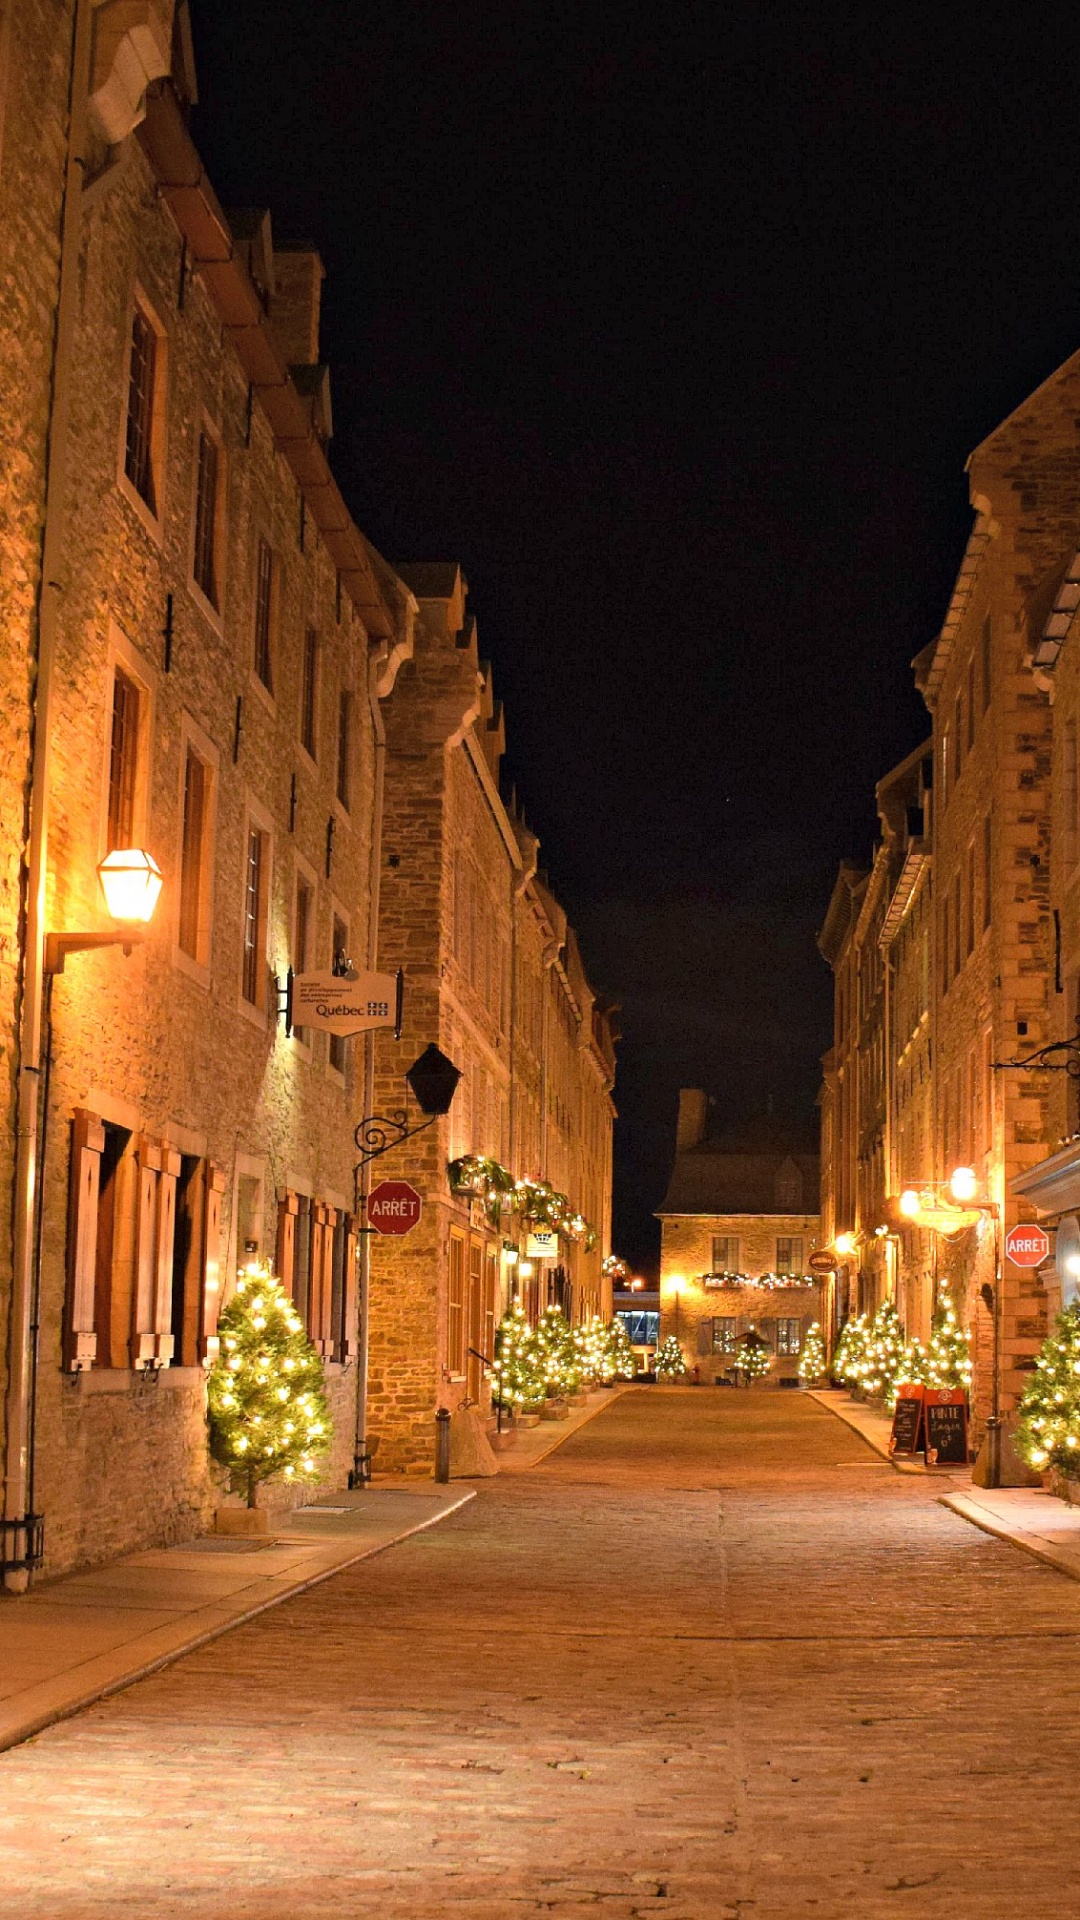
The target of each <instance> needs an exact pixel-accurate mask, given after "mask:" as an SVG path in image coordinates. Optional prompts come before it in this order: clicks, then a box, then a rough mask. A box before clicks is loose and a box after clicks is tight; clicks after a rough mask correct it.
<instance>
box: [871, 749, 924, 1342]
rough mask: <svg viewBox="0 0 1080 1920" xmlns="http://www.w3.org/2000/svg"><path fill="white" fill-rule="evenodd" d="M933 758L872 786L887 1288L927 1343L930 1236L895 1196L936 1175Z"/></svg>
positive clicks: (915, 758)
mask: <svg viewBox="0 0 1080 1920" xmlns="http://www.w3.org/2000/svg"><path fill="white" fill-rule="evenodd" d="M932 778H933V757H932V754H931V752H930V750H929V747H928V746H923V747H919V748H917V749H916V751H915V752H914V753H913V754H910V755H909V756H908V758H907V759H906V760H904V761H903V762H902V763H901V765H900V766H899V767H898V768H896V769H895V771H894V772H893V773H892V774H890V775H889V776H888V778H887V779H885V780H883V781H882V782H881V784H880V786H879V787H878V807H879V811H880V816H881V820H882V828H883V845H885V844H887V845H888V846H889V848H890V860H889V891H888V897H887V901H886V904H885V910H884V916H883V919H882V924H881V931H880V934H879V942H880V946H881V952H882V959H883V962H884V982H885V993H884V1012H885V1022H884V1038H885V1049H884V1079H885V1133H884V1139H885V1151H884V1157H883V1180H882V1188H881V1196H880V1198H881V1203H882V1208H883V1211H882V1213H881V1219H883V1220H884V1221H885V1222H886V1224H887V1225H888V1227H889V1238H888V1240H887V1241H886V1247H887V1250H888V1255H889V1260H890V1263H891V1264H890V1267H889V1271H888V1274H887V1289H888V1295H889V1297H890V1298H893V1299H895V1301H896V1307H897V1311H898V1313H899V1315H900V1319H901V1321H902V1322H903V1324H904V1326H905V1327H906V1328H907V1331H908V1334H909V1336H910V1337H912V1338H916V1337H917V1338H918V1339H920V1340H922V1341H923V1342H924V1343H925V1342H926V1340H928V1338H929V1335H930V1322H931V1319H932V1316H933V1308H934V1279H935V1272H936V1256H937V1245H936V1236H935V1235H934V1234H933V1233H932V1232H930V1231H929V1230H928V1229H927V1228H926V1227H922V1226H919V1225H918V1224H916V1223H915V1222H914V1221H912V1220H911V1219H909V1218H907V1217H906V1216H905V1215H904V1214H903V1213H902V1212H901V1211H900V1210H899V1208H898V1206H897V1205H896V1203H895V1196H896V1195H898V1194H901V1193H904V1192H908V1191H910V1190H912V1189H913V1188H914V1189H921V1188H922V1187H923V1186H924V1185H925V1183H926V1182H927V1181H929V1180H932V1179H933V1174H934V1164H933V1152H934V1128H933V1076H932V1065H933V1061H932V1053H931V1046H930V1014H931V950H932V928H933V899H932V863H931V856H930V846H931V828H932V799H933V789H932V784H931V782H932Z"/></svg>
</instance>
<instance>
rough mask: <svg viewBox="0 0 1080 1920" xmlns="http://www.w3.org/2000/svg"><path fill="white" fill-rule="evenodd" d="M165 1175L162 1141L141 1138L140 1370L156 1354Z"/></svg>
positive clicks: (136, 1342) (134, 1333)
mask: <svg viewBox="0 0 1080 1920" xmlns="http://www.w3.org/2000/svg"><path fill="white" fill-rule="evenodd" d="M160 1179H161V1145H160V1143H159V1142H158V1141H157V1140H149V1139H147V1137H146V1136H145V1134H144V1135H143V1136H142V1137H141V1138H140V1140H139V1145H138V1151H137V1184H136V1198H135V1287H134V1300H133V1305H134V1315H133V1319H132V1327H131V1364H132V1366H133V1367H134V1368H135V1370H136V1372H138V1371H139V1370H140V1369H142V1368H144V1367H148V1366H151V1365H152V1364H153V1361H154V1357H155V1346H156V1335H155V1333H154V1288H155V1282H156V1278H157V1269H156V1258H155V1256H156V1252H157V1209H158V1185H159V1182H160Z"/></svg>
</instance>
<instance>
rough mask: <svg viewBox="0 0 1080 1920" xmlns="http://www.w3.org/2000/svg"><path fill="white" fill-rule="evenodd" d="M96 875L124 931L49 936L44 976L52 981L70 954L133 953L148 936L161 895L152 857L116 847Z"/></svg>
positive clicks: (158, 872) (108, 907)
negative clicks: (111, 950)
mask: <svg viewBox="0 0 1080 1920" xmlns="http://www.w3.org/2000/svg"><path fill="white" fill-rule="evenodd" d="M97 876H98V881H99V883H100V886H101V892H102V895H103V897H104V901H105V906H106V910H107V911H108V913H109V916H110V918H111V919H113V920H115V921H117V922H118V923H119V924H120V926H121V927H122V929H123V931H122V932H113V933H47V934H46V935H45V974H46V977H47V978H49V979H52V977H53V976H54V975H55V974H58V973H63V971H64V963H65V961H66V959H67V957H68V954H69V953H86V952H89V951H90V950H91V949H93V948H95V947H123V949H124V952H125V953H130V952H131V949H132V947H137V946H139V945H140V944H141V942H142V941H143V940H144V939H145V937H146V936H145V934H144V933H143V932H142V928H143V927H144V926H145V925H146V924H147V922H148V921H149V920H152V919H153V917H154V908H155V907H156V906H157V903H158V896H159V894H160V892H161V868H160V867H159V866H158V863H157V861H156V860H155V859H154V856H153V854H152V853H146V852H144V850H143V849H142V847H116V848H114V849H113V851H112V852H111V853H107V854H106V855H105V858H104V860H99V861H98V868H97Z"/></svg>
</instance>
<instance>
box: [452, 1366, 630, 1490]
mask: <svg viewBox="0 0 1080 1920" xmlns="http://www.w3.org/2000/svg"><path fill="white" fill-rule="evenodd" d="M633 1384H634V1383H633V1381H632V1380H624V1381H623V1382H622V1383H621V1385H619V1386H617V1387H598V1388H597V1389H596V1391H595V1392H594V1393H590V1395H589V1404H588V1406H587V1407H575V1409H574V1411H573V1413H571V1414H568V1415H567V1418H566V1419H565V1420H541V1422H540V1425H539V1426H538V1427H525V1428H520V1427H519V1428H515V1429H514V1430H513V1431H512V1432H511V1433H510V1434H508V1435H507V1434H504V1435H503V1437H502V1439H501V1440H500V1439H499V1438H498V1437H497V1435H496V1434H495V1433H490V1434H489V1435H488V1438H489V1440H490V1441H491V1445H492V1448H493V1449H494V1453H495V1458H496V1460H497V1461H498V1463H499V1472H500V1473H527V1472H528V1470H529V1468H530V1467H535V1466H538V1465H539V1464H540V1461H541V1460H546V1459H547V1457H548V1454H549V1453H554V1451H555V1449H556V1447H561V1446H562V1443H563V1441H564V1440H569V1438H570V1435H571V1434H572V1433H577V1431H578V1429H579V1428H580V1427H583V1426H585V1425H586V1424H587V1422H588V1421H590V1420H595V1418H596V1416H597V1414H598V1413H603V1411H604V1409H605V1407H610V1406H613V1405H614V1403H615V1401H616V1400H618V1399H619V1398H620V1397H621V1396H622V1395H623V1394H624V1393H628V1392H629V1391H630V1388H631V1387H632V1385H633Z"/></svg>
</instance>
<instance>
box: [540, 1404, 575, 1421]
mask: <svg viewBox="0 0 1080 1920" xmlns="http://www.w3.org/2000/svg"><path fill="white" fill-rule="evenodd" d="M540 1418H541V1420H569V1418H570V1408H569V1407H568V1406H567V1404H566V1401H565V1400H545V1402H544V1404H543V1406H542V1407H541V1409H540Z"/></svg>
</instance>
